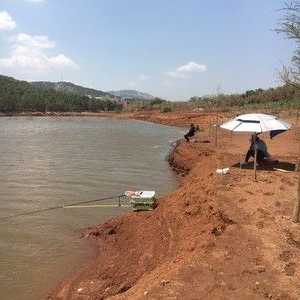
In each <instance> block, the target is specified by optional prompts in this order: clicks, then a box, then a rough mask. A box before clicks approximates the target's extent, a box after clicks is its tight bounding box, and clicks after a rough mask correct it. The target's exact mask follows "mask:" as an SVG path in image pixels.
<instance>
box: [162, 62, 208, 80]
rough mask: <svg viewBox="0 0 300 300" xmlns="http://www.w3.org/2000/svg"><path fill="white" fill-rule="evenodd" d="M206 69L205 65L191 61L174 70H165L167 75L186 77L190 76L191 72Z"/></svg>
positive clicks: (199, 71)
mask: <svg viewBox="0 0 300 300" xmlns="http://www.w3.org/2000/svg"><path fill="white" fill-rule="evenodd" d="M206 70H207V67H206V65H203V64H197V63H195V62H193V61H191V62H189V63H187V64H185V65H183V66H180V67H178V68H177V69H176V70H175V71H170V72H166V73H165V74H166V75H167V76H169V77H173V78H179V79H186V78H190V77H191V75H192V74H193V73H201V72H205V71H206Z"/></svg>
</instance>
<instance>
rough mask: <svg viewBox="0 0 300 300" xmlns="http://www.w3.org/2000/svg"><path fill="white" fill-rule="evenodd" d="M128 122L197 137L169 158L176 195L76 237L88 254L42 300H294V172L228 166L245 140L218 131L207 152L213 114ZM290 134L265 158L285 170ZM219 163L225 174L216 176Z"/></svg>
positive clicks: (298, 237)
mask: <svg viewBox="0 0 300 300" xmlns="http://www.w3.org/2000/svg"><path fill="white" fill-rule="evenodd" d="M128 117H129V118H133V119H138V120H144V121H150V122H156V123H161V124H165V125H173V126H183V127H185V126H187V125H188V124H189V123H191V122H194V123H196V124H197V125H200V127H201V128H202V129H203V130H202V131H201V132H200V135H199V136H197V137H196V139H195V140H194V141H193V142H192V143H186V142H183V143H181V144H179V145H178V146H177V147H176V148H175V149H174V151H173V153H172V155H171V166H172V167H173V168H174V169H175V170H177V171H180V174H181V176H182V180H181V182H180V185H179V187H178V189H177V190H176V191H174V192H173V193H170V194H169V195H167V196H166V197H163V198H162V199H160V200H159V205H158V208H157V209H156V210H154V211H153V212H142V213H133V212H132V213H128V214H126V215H122V216H120V217H117V218H113V219H111V220H109V221H108V222H106V223H104V224H100V225H97V226H94V227H93V228H88V229H87V230H85V232H84V236H85V237H86V238H88V239H89V240H92V241H93V243H94V247H95V250H96V251H97V256H95V257H94V259H93V260H92V261H91V262H90V263H89V264H87V265H86V266H84V267H83V268H82V269H81V271H80V272H79V273H77V274H76V275H74V276H73V278H69V279H67V280H66V281H64V282H63V283H62V284H61V285H60V286H59V287H57V288H56V289H55V290H54V292H52V293H51V294H50V295H49V296H48V299H57V300H58V299H78V300H79V299H80V300H82V299H249V300H250V299H278V300H283V299H299V297H300V294H299V280H300V271H299V270H298V268H297V267H296V266H297V265H299V263H300V247H298V246H297V245H298V244H300V230H299V226H296V225H293V224H292V223H291V220H290V215H291V211H292V208H293V201H294V200H295V197H296V190H297V180H298V173H296V172H290V173H280V172H270V171H265V170H261V171H260V172H259V176H258V178H259V179H258V181H257V182H254V181H253V172H252V170H251V168H250V169H245V170H241V169H239V168H235V167H234V165H235V164H236V162H238V161H239V159H240V153H241V152H244V151H245V150H246V147H247V139H248V137H240V136H237V137H233V136H232V135H230V134H226V133H224V134H222V138H220V139H219V145H218V147H216V146H215V145H214V142H213V141H214V136H213V134H212V133H211V132H209V128H208V124H210V123H211V122H213V121H214V118H215V116H214V115H213V114H211V115H209V114H205V113H203V114H199V113H198V114H194V113H186V114H176V113H170V114H159V113H143V114H141V113H139V114H131V115H127V116H126V118H128ZM296 136H297V135H296V130H295V131H293V130H291V131H290V132H289V133H287V134H285V135H283V136H282V137H281V138H280V139H278V140H275V141H268V143H269V144H270V148H271V150H272V153H273V154H275V156H277V157H278V158H279V159H280V158H282V159H287V158H288V159H289V163H293V159H294V158H295V157H298V156H297V155H298V153H297V151H296V150H297V149H296V147H295V144H296V143H298V140H297V137H296ZM207 141H210V142H207ZM233 146H234V147H233ZM225 166H230V167H231V171H230V175H228V176H227V175H226V176H218V175H216V173H215V170H216V168H218V167H225Z"/></svg>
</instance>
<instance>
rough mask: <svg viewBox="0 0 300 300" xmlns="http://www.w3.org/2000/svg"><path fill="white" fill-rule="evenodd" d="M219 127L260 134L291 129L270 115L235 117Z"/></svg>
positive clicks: (288, 125)
mask: <svg viewBox="0 0 300 300" xmlns="http://www.w3.org/2000/svg"><path fill="white" fill-rule="evenodd" d="M220 127H221V128H223V129H227V130H230V131H233V132H251V133H262V132H268V131H270V132H271V131H280V132H281V131H286V130H288V129H290V128H291V125H290V124H288V123H286V122H285V121H282V120H280V119H278V118H277V117H276V116H272V115H266V114H246V115H240V116H237V117H235V118H234V119H232V120H230V121H228V122H226V123H224V124H223V125H221V126H220Z"/></svg>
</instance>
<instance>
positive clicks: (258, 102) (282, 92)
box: [190, 85, 300, 109]
mask: <svg viewBox="0 0 300 300" xmlns="http://www.w3.org/2000/svg"><path fill="white" fill-rule="evenodd" d="M190 103H192V104H194V105H195V106H200V107H203V108H206V109H207V108H210V109H213V108H222V109H226V108H228V109H230V108H232V107H251V106H252V107H264V108H276V107H278V108H300V100H299V90H298V89H297V88H296V87H294V86H292V85H284V86H281V87H277V88H270V89H267V90H263V89H256V90H248V91H246V92H245V93H243V94H230V95H225V94H219V95H212V96H203V97H192V98H191V99H190Z"/></svg>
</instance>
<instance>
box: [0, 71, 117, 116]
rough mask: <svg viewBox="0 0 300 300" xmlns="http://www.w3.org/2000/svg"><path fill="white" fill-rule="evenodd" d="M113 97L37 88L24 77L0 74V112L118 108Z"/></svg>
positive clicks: (77, 110)
mask: <svg viewBox="0 0 300 300" xmlns="http://www.w3.org/2000/svg"><path fill="white" fill-rule="evenodd" d="M121 109H122V106H121V104H119V103H118V102H116V101H110V100H101V99H95V98H89V97H87V96H81V95H78V94H74V93H64V92H60V91H56V90H54V89H46V88H43V89H41V88H37V87H34V86H33V85H32V84H30V83H29V82H26V81H20V80H16V79H14V78H11V77H6V76H1V75H0V112H2V113H16V112H46V111H50V112H51V111H56V112H72V111H76V112H80V111H93V112H97V111H111V110H121Z"/></svg>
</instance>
